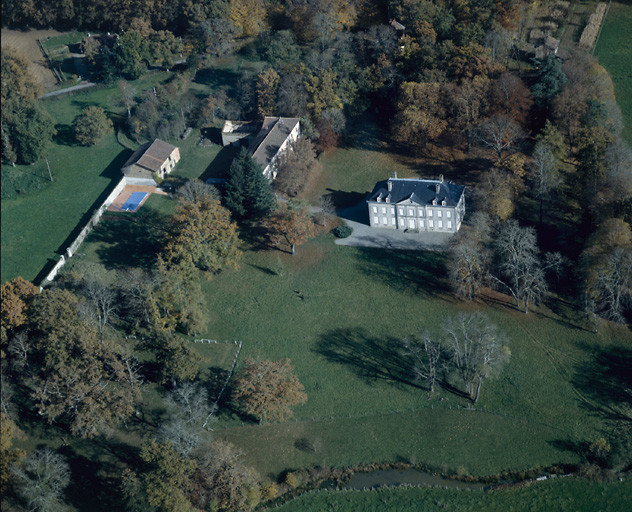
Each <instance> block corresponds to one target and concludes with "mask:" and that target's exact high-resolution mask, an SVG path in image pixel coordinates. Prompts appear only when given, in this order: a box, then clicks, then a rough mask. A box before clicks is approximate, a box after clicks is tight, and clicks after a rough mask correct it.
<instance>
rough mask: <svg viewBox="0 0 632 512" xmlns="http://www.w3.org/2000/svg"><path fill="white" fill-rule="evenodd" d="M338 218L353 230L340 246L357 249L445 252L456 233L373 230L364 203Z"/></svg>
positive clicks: (342, 212)
mask: <svg viewBox="0 0 632 512" xmlns="http://www.w3.org/2000/svg"><path fill="white" fill-rule="evenodd" d="M338 216H339V217H340V218H341V219H344V220H345V221H346V223H347V224H348V225H349V226H351V227H352V228H353V234H352V235H351V236H350V237H348V238H340V239H337V240H336V244H338V245H352V246H357V247H381V248H383V249H402V250H413V251H444V250H446V249H447V247H448V243H449V241H450V238H451V237H452V236H454V233H437V232H422V233H406V232H404V231H401V230H399V229H388V228H372V227H370V226H369V219H368V212H367V208H366V204H365V203H364V202H362V203H360V204H359V205H356V206H353V207H351V208H345V209H343V210H341V211H339V212H338Z"/></svg>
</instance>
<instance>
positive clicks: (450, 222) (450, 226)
mask: <svg viewBox="0 0 632 512" xmlns="http://www.w3.org/2000/svg"><path fill="white" fill-rule="evenodd" d="M448 229H452V221H451V220H449V221H448Z"/></svg>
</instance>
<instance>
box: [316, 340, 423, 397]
mask: <svg viewBox="0 0 632 512" xmlns="http://www.w3.org/2000/svg"><path fill="white" fill-rule="evenodd" d="M398 347H399V340H396V339H394V338H385V339H379V338H375V337H373V336H371V335H370V334H369V333H368V332H367V331H365V330H364V329H362V328H358V329H334V330H332V331H329V332H327V333H325V334H324V335H323V336H321V339H320V341H319V342H318V343H317V345H316V347H315V348H314V349H313V351H314V352H316V353H317V354H320V355H322V356H325V357H326V358H327V359H328V360H330V361H332V362H335V363H339V364H343V365H346V366H349V367H351V369H352V370H353V371H354V372H355V373H356V374H357V375H358V376H359V377H362V378H363V379H366V380H367V381H370V382H373V381H378V380H383V381H387V382H391V383H394V384H396V385H398V386H400V387H408V386H411V387H415V388H418V389H427V388H425V387H423V386H420V385H419V384H417V383H415V382H414V378H413V376H412V373H411V366H410V361H409V360H408V359H407V358H406V357H404V356H403V355H402V354H401V353H400V351H399V350H398Z"/></svg>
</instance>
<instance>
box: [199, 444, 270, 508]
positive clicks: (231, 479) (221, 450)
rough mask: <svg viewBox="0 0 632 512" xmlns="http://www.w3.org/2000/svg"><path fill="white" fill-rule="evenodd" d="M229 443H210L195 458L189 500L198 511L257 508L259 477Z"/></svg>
mask: <svg viewBox="0 0 632 512" xmlns="http://www.w3.org/2000/svg"><path fill="white" fill-rule="evenodd" d="M241 459H242V453H241V452H240V451H239V450H237V448H235V447H234V446H233V445H231V444H230V443H225V442H222V441H213V442H211V443H209V444H208V445H207V446H205V447H204V449H203V450H200V452H199V453H197V454H196V462H197V468H196V470H195V471H194V473H193V475H192V478H191V489H190V491H189V496H190V497H191V503H192V504H193V505H195V506H196V507H197V509H198V510H210V509H212V507H215V510H222V511H229V510H241V511H244V512H247V511H250V510H252V509H253V508H254V507H256V506H257V505H258V504H259V501H260V499H261V498H260V490H259V484H258V481H257V480H258V475H257V474H256V473H255V472H254V471H253V470H252V469H251V468H249V467H248V466H245V465H244V463H243V462H242V460H241Z"/></svg>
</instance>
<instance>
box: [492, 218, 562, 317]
mask: <svg viewBox="0 0 632 512" xmlns="http://www.w3.org/2000/svg"><path fill="white" fill-rule="evenodd" d="M495 246H496V255H497V257H498V270H499V276H498V275H496V276H493V279H495V281H496V282H498V283H501V284H502V285H504V286H505V287H506V288H507V289H508V290H509V291H510V293H511V294H512V295H513V297H514V298H515V299H516V301H517V303H518V306H521V305H522V306H523V307H524V310H525V313H528V312H529V307H530V306H531V305H532V304H537V303H539V302H540V301H541V300H542V297H543V296H544V295H545V294H546V293H547V291H548V286H547V283H546V275H545V272H546V271H547V270H559V269H560V267H561V263H562V261H561V255H560V254H559V253H553V254H548V255H547V257H546V261H545V263H544V264H543V263H542V261H541V259H540V250H539V248H538V242H537V237H536V234H535V230H534V229H533V228H532V227H525V228H522V227H520V225H519V224H518V222H517V221H515V220H509V221H507V222H505V223H503V224H502V225H501V228H500V231H499V233H498V236H497V237H496V241H495Z"/></svg>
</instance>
